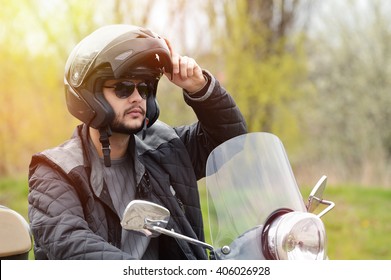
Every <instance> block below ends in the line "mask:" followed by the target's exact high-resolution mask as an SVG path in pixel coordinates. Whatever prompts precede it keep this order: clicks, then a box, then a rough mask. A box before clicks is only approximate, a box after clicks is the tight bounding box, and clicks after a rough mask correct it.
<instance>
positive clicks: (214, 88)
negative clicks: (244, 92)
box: [175, 70, 247, 180]
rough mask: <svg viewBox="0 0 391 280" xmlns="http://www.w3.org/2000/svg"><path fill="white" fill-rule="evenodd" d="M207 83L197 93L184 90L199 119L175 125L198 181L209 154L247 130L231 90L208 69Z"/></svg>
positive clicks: (205, 73)
mask: <svg viewBox="0 0 391 280" xmlns="http://www.w3.org/2000/svg"><path fill="white" fill-rule="evenodd" d="M204 75H205V76H206V77H207V78H208V83H207V85H206V86H205V88H204V89H202V90H201V91H200V92H199V93H195V94H194V95H191V96H190V95H189V94H187V93H186V92H184V99H185V102H186V103H187V104H188V105H189V106H191V107H192V108H193V110H194V112H195V114H196V116H197V118H198V122H196V123H194V124H192V125H188V126H181V127H177V128H175V130H176V132H177V134H178V135H179V137H180V138H181V140H182V142H183V143H184V144H185V145H186V148H187V150H188V152H189V155H190V158H191V161H192V164H193V167H194V170H195V172H196V176H197V180H198V179H201V178H203V177H204V176H205V165H206V160H207V157H208V155H209V153H210V152H211V151H212V150H213V149H214V148H215V147H217V146H218V145H219V144H221V143H223V142H224V141H226V140H229V139H231V138H233V137H235V136H238V135H241V134H245V133H247V127H246V123H245V120H244V117H243V115H242V113H241V112H240V110H239V108H238V106H237V105H236V103H235V101H234V99H233V98H232V96H231V95H229V93H228V92H227V91H226V90H225V89H224V88H223V87H221V86H220V83H219V82H218V81H217V80H216V79H215V78H214V77H213V76H212V75H211V74H210V73H209V72H207V71H205V70H204Z"/></svg>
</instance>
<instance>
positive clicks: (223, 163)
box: [205, 132, 306, 248]
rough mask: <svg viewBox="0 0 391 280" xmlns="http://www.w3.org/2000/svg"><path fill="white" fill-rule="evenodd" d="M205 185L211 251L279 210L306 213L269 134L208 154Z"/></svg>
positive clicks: (279, 148) (246, 138)
mask: <svg viewBox="0 0 391 280" xmlns="http://www.w3.org/2000/svg"><path fill="white" fill-rule="evenodd" d="M205 183H206V188H207V193H208V195H207V204H208V215H209V227H210V234H211V241H212V244H213V246H214V247H215V248H219V247H220V248H221V247H223V246H224V245H230V244H231V242H232V241H234V240H235V239H236V238H237V237H238V236H240V235H241V234H243V233H244V232H246V231H248V230H250V229H252V228H254V227H256V226H258V225H262V224H264V222H265V220H266V219H267V217H268V216H269V215H270V214H271V213H272V212H273V211H275V210H277V209H279V208H289V209H291V210H294V211H304V212H306V207H305V205H304V202H303V198H302V196H301V193H300V191H299V188H298V186H297V183H296V180H295V177H294V175H293V172H292V168H291V166H290V163H289V160H288V157H287V155H286V152H285V149H284V147H283V144H282V142H281V141H280V139H279V138H278V137H277V136H275V135H273V134H270V133H264V132H256V133H249V134H245V135H241V136H238V137H235V138H233V139H231V140H229V141H227V142H225V143H223V144H221V145H220V146H218V147H217V148H216V149H214V150H213V151H212V153H211V154H210V156H209V158H208V161H207V165H206V179H205Z"/></svg>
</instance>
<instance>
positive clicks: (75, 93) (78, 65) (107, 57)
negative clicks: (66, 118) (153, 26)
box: [64, 24, 172, 166]
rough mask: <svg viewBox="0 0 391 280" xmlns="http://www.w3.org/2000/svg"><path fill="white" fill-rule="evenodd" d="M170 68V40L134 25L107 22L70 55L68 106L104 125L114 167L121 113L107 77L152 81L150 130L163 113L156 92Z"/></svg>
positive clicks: (105, 142) (147, 123) (90, 122)
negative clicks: (109, 95) (106, 88)
mask: <svg viewBox="0 0 391 280" xmlns="http://www.w3.org/2000/svg"><path fill="white" fill-rule="evenodd" d="M164 72H168V73H171V74H172V62H171V55H170V50H169V48H168V46H167V43H166V41H165V40H164V39H163V38H162V37H160V36H159V35H157V34H156V33H154V32H152V31H151V30H149V29H146V28H142V27H138V26H133V25H125V24H117V25H108V26H104V27H101V28H99V29H97V30H96V31H94V32H93V33H91V34H90V35H88V36H87V37H85V38H84V39H83V40H82V41H81V42H80V43H79V44H78V45H77V46H76V47H75V48H74V49H73V51H72V52H71V54H70V55H69V57H68V60H67V62H66V64H65V75H64V85H65V96H66V104H67V108H68V111H69V112H70V113H71V114H72V115H73V116H74V117H76V118H77V119H79V120H80V121H82V122H83V123H85V124H87V125H88V126H91V127H93V128H95V129H98V130H99V132H100V136H101V137H100V141H101V143H102V150H103V153H104V155H105V164H106V166H110V157H109V153H110V145H109V140H108V138H109V137H110V135H111V128H110V124H111V122H112V121H113V119H114V117H115V114H114V110H113V109H112V107H111V106H110V104H109V103H108V102H107V100H106V99H105V98H104V95H103V84H104V81H105V80H108V79H119V78H139V79H143V80H146V81H148V84H149V86H150V88H151V93H152V94H149V95H148V97H147V100H146V103H147V105H146V107H147V108H146V109H147V112H146V118H145V121H144V132H145V129H146V128H147V127H150V126H151V125H153V123H154V122H155V121H156V120H157V118H158V117H159V105H158V103H157V100H156V91H157V85H158V82H159V80H160V78H161V76H162V75H163V73H164ZM141 129H143V127H141V128H140V130H141ZM137 132H138V131H135V132H134V133H137ZM144 135H145V133H144Z"/></svg>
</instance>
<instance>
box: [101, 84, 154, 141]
mask: <svg viewBox="0 0 391 280" xmlns="http://www.w3.org/2000/svg"><path fill="white" fill-rule="evenodd" d="M148 90H149V89H148V86H147V84H146V83H145V82H144V81H142V80H129V79H118V80H107V81H105V83H104V85H103V94H104V97H105V98H106V100H107V102H109V104H110V105H111V107H112V108H113V110H114V113H115V118H114V120H113V122H112V124H111V129H112V131H113V132H116V133H122V134H133V133H135V132H137V131H139V130H140V128H141V127H142V126H143V124H144V119H145V114H146V110H147V109H146V98H147V95H148Z"/></svg>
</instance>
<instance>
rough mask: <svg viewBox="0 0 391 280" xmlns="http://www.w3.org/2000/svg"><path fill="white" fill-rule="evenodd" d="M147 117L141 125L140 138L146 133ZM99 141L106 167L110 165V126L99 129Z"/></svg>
mask: <svg viewBox="0 0 391 280" xmlns="http://www.w3.org/2000/svg"><path fill="white" fill-rule="evenodd" d="M148 122H149V119H148V118H145V119H144V123H143V127H142V138H143V140H144V139H145V136H146V134H147V126H148ZM99 135H100V136H99V141H100V143H101V144H102V153H103V161H104V164H105V166H106V167H110V166H111V158H110V152H111V148H110V140H109V137H110V136H111V135H112V131H111V128H110V126H106V127H105V128H100V129H99Z"/></svg>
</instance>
